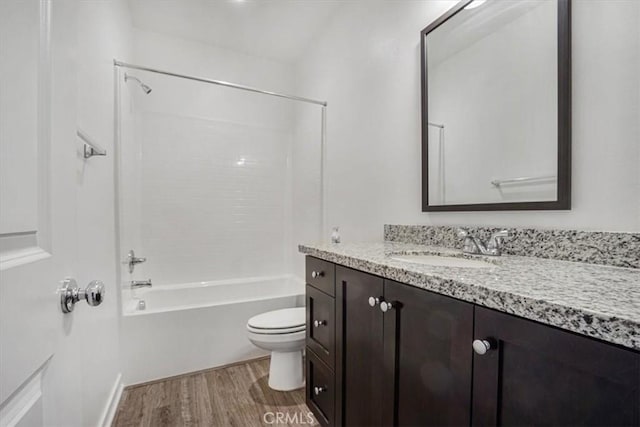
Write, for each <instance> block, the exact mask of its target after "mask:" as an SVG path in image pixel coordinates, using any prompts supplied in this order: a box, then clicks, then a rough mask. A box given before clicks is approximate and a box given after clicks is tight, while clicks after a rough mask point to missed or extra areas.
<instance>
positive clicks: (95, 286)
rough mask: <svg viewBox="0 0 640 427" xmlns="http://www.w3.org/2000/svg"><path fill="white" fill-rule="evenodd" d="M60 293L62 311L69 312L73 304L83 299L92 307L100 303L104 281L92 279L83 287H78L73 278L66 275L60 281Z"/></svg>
mask: <svg viewBox="0 0 640 427" xmlns="http://www.w3.org/2000/svg"><path fill="white" fill-rule="evenodd" d="M58 292H59V294H60V309H62V312H63V313H65V314H66V313H71V312H72V311H73V308H74V306H75V304H76V303H77V302H78V301H80V300H81V299H84V300H86V301H87V304H89V305H90V306H92V307H95V306H97V305H100V304H101V303H102V301H103V300H104V294H105V288H104V283H102V282H101V281H100V280H92V281H91V282H90V283H89V284H88V285H87V287H86V288H85V289H80V287H79V286H78V283H77V282H76V280H75V279H73V278H71V277H67V278H66V279H64V280H63V281H62V286H61V287H60V290H59V291H58Z"/></svg>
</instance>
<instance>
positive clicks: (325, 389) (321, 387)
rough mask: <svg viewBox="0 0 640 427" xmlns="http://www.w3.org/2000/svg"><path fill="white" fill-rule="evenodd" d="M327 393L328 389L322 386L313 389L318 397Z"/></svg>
mask: <svg viewBox="0 0 640 427" xmlns="http://www.w3.org/2000/svg"><path fill="white" fill-rule="evenodd" d="M325 391H327V388H326V387H324V386H320V387H314V388H313V393H314V394H315V395H316V396H318V395H319V394H320V393H324V392H325Z"/></svg>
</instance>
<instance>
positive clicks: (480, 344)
mask: <svg viewBox="0 0 640 427" xmlns="http://www.w3.org/2000/svg"><path fill="white" fill-rule="evenodd" d="M472 347H473V351H475V352H476V354H479V355H480V356H482V355H483V354H486V353H487V351H489V350H492V349H493V346H492V345H491V341H489V340H473V344H472Z"/></svg>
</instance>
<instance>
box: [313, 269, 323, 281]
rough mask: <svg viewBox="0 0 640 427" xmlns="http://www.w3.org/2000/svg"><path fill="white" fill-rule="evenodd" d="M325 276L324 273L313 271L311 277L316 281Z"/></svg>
mask: <svg viewBox="0 0 640 427" xmlns="http://www.w3.org/2000/svg"><path fill="white" fill-rule="evenodd" d="M323 276H324V271H312V272H311V277H313V278H314V279H317V278H318V277H323Z"/></svg>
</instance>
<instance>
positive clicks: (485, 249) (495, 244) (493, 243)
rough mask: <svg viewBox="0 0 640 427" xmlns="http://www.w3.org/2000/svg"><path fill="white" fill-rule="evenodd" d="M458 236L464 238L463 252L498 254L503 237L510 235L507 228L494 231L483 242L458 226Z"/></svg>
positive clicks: (500, 252)
mask: <svg viewBox="0 0 640 427" xmlns="http://www.w3.org/2000/svg"><path fill="white" fill-rule="evenodd" d="M458 237H463V238H464V246H463V248H462V252H464V253H465V254H472V255H490V256H500V255H502V244H503V243H504V239H506V238H507V237H510V234H509V231H508V230H500V231H496V232H495V233H493V234H491V237H490V238H489V240H488V241H487V242H486V243H485V242H483V241H482V240H481V239H479V238H477V237H475V236H471V235H470V234H469V232H468V231H467V230H465V229H462V228H459V229H458Z"/></svg>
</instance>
